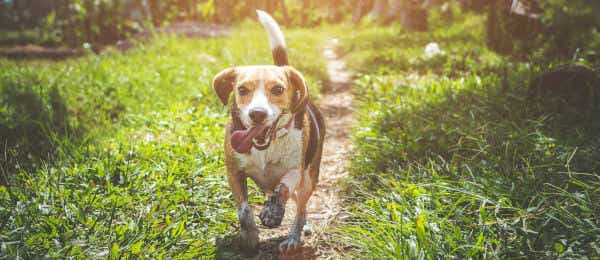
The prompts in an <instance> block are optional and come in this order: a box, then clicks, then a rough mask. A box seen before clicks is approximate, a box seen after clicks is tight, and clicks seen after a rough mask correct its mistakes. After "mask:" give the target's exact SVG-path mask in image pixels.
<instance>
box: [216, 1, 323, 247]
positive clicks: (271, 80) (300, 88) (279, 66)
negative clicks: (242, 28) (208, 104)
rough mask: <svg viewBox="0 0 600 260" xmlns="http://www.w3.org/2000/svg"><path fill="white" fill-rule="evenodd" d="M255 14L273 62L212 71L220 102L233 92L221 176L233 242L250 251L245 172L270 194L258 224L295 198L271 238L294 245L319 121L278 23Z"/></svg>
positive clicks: (274, 222) (253, 233) (311, 185)
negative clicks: (235, 229) (229, 199)
mask: <svg viewBox="0 0 600 260" xmlns="http://www.w3.org/2000/svg"><path fill="white" fill-rule="evenodd" d="M257 14H258V19H259V21H260V23H261V24H262V25H263V26H264V28H265V30H266V32H267V34H268V37H269V44H270V46H271V52H272V55H273V60H274V63H275V65H257V66H239V67H233V68H228V69H225V70H223V71H221V72H219V73H218V74H217V75H216V76H215V78H214V79H213V88H214V90H215V92H216V94H217V96H218V97H219V98H220V100H221V101H222V103H223V105H227V103H228V101H229V99H230V95H231V93H233V96H234V98H233V102H232V105H231V108H230V117H229V121H228V123H227V127H226V130H225V144H224V146H225V165H226V168H227V179H228V182H229V186H230V188H231V191H232V193H233V197H234V199H235V201H236V202H237V206H238V217H239V221H240V247H241V248H242V250H243V251H244V252H247V253H256V252H258V245H259V235H258V233H259V232H258V228H257V226H256V223H255V221H254V213H253V210H252V208H251V207H250V206H249V205H248V188H247V178H251V179H252V180H253V181H254V183H256V184H257V185H258V186H259V187H260V188H261V190H263V191H264V192H265V193H267V194H269V195H270V197H269V198H268V200H267V201H266V202H265V204H264V207H263V209H262V210H261V212H260V214H259V218H260V220H261V222H262V224H263V225H264V226H266V227H268V228H275V227H278V226H280V225H281V222H282V220H283V216H284V213H285V205H286V203H287V201H288V199H289V198H292V199H294V200H295V201H296V207H297V210H296V216H295V220H294V224H293V225H292V227H291V230H290V232H289V235H288V237H287V239H285V240H284V241H283V242H281V243H280V244H279V246H278V249H279V251H280V252H281V253H287V252H288V251H293V250H296V249H299V248H300V247H301V245H302V241H301V236H302V229H303V227H304V225H305V223H306V214H307V212H306V205H307V202H308V200H309V198H310V196H311V195H312V193H313V191H314V190H315V188H316V186H317V182H318V180H319V167H320V164H321V154H322V150H323V141H324V138H325V122H324V120H323V115H322V114H321V111H319V109H318V108H317V106H315V104H314V103H313V102H312V101H311V99H310V97H309V92H308V86H307V84H306V81H305V80H304V78H303V76H302V74H301V73H300V72H299V71H297V70H296V69H294V68H293V67H291V66H289V63H288V56H287V51H286V45H285V41H284V38H283V33H282V32H281V29H280V28H279V25H278V24H277V22H276V21H275V20H274V19H273V18H272V17H271V16H270V15H269V14H267V13H265V12H263V11H260V10H257Z"/></svg>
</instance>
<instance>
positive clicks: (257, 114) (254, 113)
mask: <svg viewBox="0 0 600 260" xmlns="http://www.w3.org/2000/svg"><path fill="white" fill-rule="evenodd" d="M249 115H250V119H252V121H254V123H257V124H262V123H263V122H264V121H265V119H266V118H267V110H266V109H264V108H262V107H255V108H253V109H250V113H249Z"/></svg>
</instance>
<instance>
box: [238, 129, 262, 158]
mask: <svg viewBox="0 0 600 260" xmlns="http://www.w3.org/2000/svg"><path fill="white" fill-rule="evenodd" d="M266 129H267V127H266V126H253V127H250V129H247V130H238V131H234V132H233V134H231V147H233V149H234V150H235V151H236V152H238V153H248V152H250V149H251V148H252V145H253V142H252V139H253V138H254V137H256V136H258V135H259V134H264V133H265V132H266V131H265V130H266Z"/></svg>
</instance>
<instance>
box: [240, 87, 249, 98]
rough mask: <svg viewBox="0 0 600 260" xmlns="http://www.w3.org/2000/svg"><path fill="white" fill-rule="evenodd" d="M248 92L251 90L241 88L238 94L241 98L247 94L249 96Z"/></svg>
mask: <svg viewBox="0 0 600 260" xmlns="http://www.w3.org/2000/svg"><path fill="white" fill-rule="evenodd" d="M248 92H250V90H249V89H248V88H247V87H244V86H241V87H239V88H238V93H239V94H240V96H245V95H246V94H248Z"/></svg>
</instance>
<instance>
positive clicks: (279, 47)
mask: <svg viewBox="0 0 600 260" xmlns="http://www.w3.org/2000/svg"><path fill="white" fill-rule="evenodd" d="M256 13H257V14H258V20H259V21H260V23H261V24H262V25H263V27H265V30H266V31H267V35H269V44H270V45H271V53H272V54H273V61H274V62H275V65H277V66H286V65H289V62H288V57H287V51H286V49H285V40H284V39H283V33H282V32H281V29H280V28H279V25H278V24H277V22H276V21H275V19H273V17H271V16H270V15H269V14H268V13H266V12H264V11H261V10H256Z"/></svg>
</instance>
